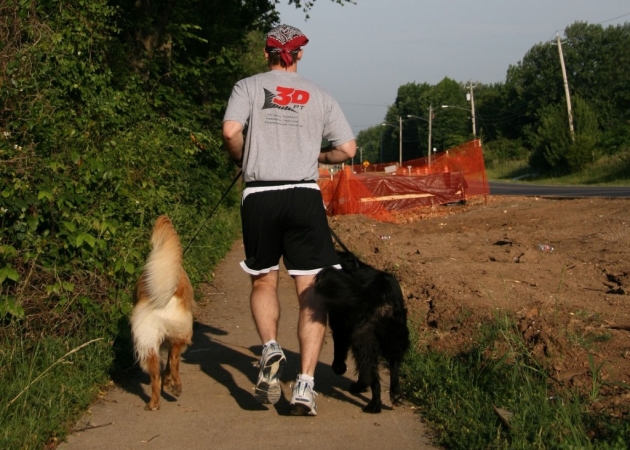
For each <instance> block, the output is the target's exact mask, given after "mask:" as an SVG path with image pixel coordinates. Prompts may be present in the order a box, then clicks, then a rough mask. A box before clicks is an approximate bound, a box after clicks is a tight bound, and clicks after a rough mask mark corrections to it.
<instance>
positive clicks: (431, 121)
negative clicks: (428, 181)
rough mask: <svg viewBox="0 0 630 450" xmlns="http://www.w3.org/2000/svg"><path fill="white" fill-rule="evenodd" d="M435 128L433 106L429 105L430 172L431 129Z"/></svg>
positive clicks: (428, 147) (429, 161) (429, 160)
mask: <svg viewBox="0 0 630 450" xmlns="http://www.w3.org/2000/svg"><path fill="white" fill-rule="evenodd" d="M432 126H433V105H432V104H431V105H429V142H428V146H427V153H429V159H428V163H429V171H431V128H432Z"/></svg>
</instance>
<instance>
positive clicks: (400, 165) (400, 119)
mask: <svg viewBox="0 0 630 450" xmlns="http://www.w3.org/2000/svg"><path fill="white" fill-rule="evenodd" d="M398 137H399V138H400V139H399V141H400V142H399V150H398V166H399V167H402V116H398Z"/></svg>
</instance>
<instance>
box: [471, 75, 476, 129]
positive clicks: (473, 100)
mask: <svg viewBox="0 0 630 450" xmlns="http://www.w3.org/2000/svg"><path fill="white" fill-rule="evenodd" d="M474 87H475V86H473V84H472V81H471V82H470V111H471V112H472V132H473V138H475V139H476V138H477V126H476V125H475V96H474V95H473V88H474Z"/></svg>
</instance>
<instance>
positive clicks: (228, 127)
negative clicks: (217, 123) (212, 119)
mask: <svg viewBox="0 0 630 450" xmlns="http://www.w3.org/2000/svg"><path fill="white" fill-rule="evenodd" d="M223 142H224V143H225V148H227V151H228V153H229V154H230V158H232V160H233V161H234V162H235V163H236V165H237V166H239V167H241V165H242V164H243V142H244V140H243V125H242V124H241V123H240V122H237V121H235V120H226V121H225V122H223Z"/></svg>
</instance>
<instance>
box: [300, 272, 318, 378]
mask: <svg viewBox="0 0 630 450" xmlns="http://www.w3.org/2000/svg"><path fill="white" fill-rule="evenodd" d="M314 280H315V275H297V276H295V287H296V290H297V295H298V301H299V303H300V316H299V320H298V339H299V342H300V357H301V372H300V373H302V374H303V375H309V376H311V377H312V376H313V375H314V374H315V366H317V362H318V361H319V354H320V352H321V349H322V345H323V343H324V337H325V335H326V308H325V306H324V304H323V303H322V301H321V299H320V298H319V297H318V296H316V295H315V292H314V290H313V281H314Z"/></svg>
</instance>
